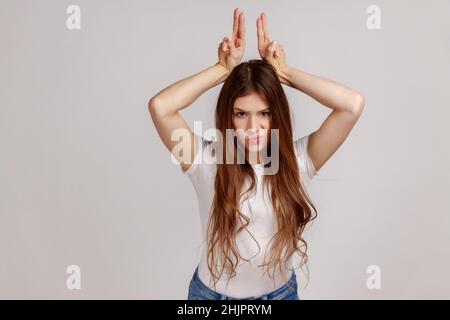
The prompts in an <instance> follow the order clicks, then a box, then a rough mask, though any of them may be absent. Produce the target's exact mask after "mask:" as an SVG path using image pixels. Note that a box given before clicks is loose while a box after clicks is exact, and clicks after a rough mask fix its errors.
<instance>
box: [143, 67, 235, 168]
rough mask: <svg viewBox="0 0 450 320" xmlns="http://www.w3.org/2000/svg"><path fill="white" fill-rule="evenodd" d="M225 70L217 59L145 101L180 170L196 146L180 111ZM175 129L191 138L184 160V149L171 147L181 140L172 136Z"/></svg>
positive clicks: (218, 79) (222, 76)
mask: <svg viewBox="0 0 450 320" xmlns="http://www.w3.org/2000/svg"><path fill="white" fill-rule="evenodd" d="M228 74H229V70H228V69H227V68H225V67H224V66H222V65H221V64H219V63H217V64H215V65H213V66H210V67H208V68H206V69H205V70H203V71H201V72H199V73H197V74H194V75H192V76H190V77H187V78H185V79H182V80H180V81H177V82H175V83H173V84H172V85H170V86H168V87H167V88H165V89H163V90H161V91H160V92H158V93H157V94H156V95H155V96H154V97H152V98H151V99H150V101H149V103H148V109H149V111H150V115H151V117H152V120H153V123H154V124H155V127H156V130H157V131H158V134H159V136H160V138H161V140H162V142H163V143H164V145H165V146H166V147H167V149H169V151H171V152H172V154H173V155H174V157H175V158H176V159H177V161H178V162H179V163H180V165H181V169H182V170H183V172H186V170H188V169H189V167H190V165H191V164H192V163H193V161H194V156H195V154H196V150H197V147H198V146H197V141H196V139H194V133H193V132H192V130H191V128H190V127H189V125H188V124H187V123H186V121H185V120H184V119H183V117H182V116H181V114H180V113H179V111H180V110H181V109H184V108H186V107H187V106H189V105H190V104H192V102H194V101H195V100H196V99H197V98H198V97H199V96H200V95H202V94H203V93H204V92H205V91H207V90H208V89H210V88H212V87H214V86H216V85H217V84H219V83H221V82H223V81H224V80H225V79H226V77H227V76H228ZM177 129H184V133H185V134H186V135H185V136H183V139H188V140H190V142H191V143H190V146H191V150H190V155H189V156H187V158H188V159H189V161H183V153H181V155H180V154H179V152H178V151H177V150H175V148H174V147H175V146H176V145H178V144H179V143H180V141H178V140H176V139H172V132H174V130H177ZM183 142H184V141H183Z"/></svg>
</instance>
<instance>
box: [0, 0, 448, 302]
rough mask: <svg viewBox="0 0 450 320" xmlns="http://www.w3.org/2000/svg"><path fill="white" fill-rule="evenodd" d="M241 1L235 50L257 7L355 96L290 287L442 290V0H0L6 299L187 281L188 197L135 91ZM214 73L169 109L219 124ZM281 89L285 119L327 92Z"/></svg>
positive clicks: (376, 295)
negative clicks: (206, 84)
mask: <svg viewBox="0 0 450 320" xmlns="http://www.w3.org/2000/svg"><path fill="white" fill-rule="evenodd" d="M235 7H239V8H240V9H241V10H242V11H244V12H245V14H246V27H247V48H246V51H245V55H244V60H249V59H256V58H259V55H258V49H257V36H256V19H257V17H258V15H259V14H260V12H263V11H264V12H266V13H267V15H268V17H269V21H270V22H269V23H270V33H271V38H272V39H273V40H278V41H279V42H280V43H282V44H283V46H284V49H285V51H286V60H287V62H288V63H289V64H290V65H292V66H295V67H296V68H299V69H301V70H304V71H306V72H311V73H314V74H317V75H321V76H323V77H326V78H330V79H333V80H336V81H338V82H340V83H342V84H345V85H348V86H349V87H352V88H354V89H355V90H358V91H359V92H361V93H362V94H363V95H364V97H365V103H366V104H365V109H364V112H363V114H362V115H361V118H360V119H359V121H358V123H357V124H356V126H355V127H354V128H353V131H352V134H351V135H350V136H349V137H348V139H347V140H346V142H345V144H343V145H342V147H341V148H340V149H339V150H338V151H337V152H336V153H335V154H334V155H333V156H332V157H331V158H330V159H329V160H328V162H327V163H326V164H325V165H324V166H323V168H321V170H320V174H319V175H317V176H316V177H315V178H314V180H313V181H312V182H311V185H310V187H309V193H310V196H311V198H312V200H313V201H314V203H315V205H316V206H317V210H318V217H317V219H316V220H314V222H313V224H311V225H310V227H309V228H308V229H307V231H306V233H305V236H306V239H307V241H308V256H309V260H308V268H309V282H308V279H307V278H306V277H305V275H304V274H303V273H302V272H301V271H300V270H297V276H298V283H299V293H300V296H301V298H302V299H432V298H438V299H443V298H445V299H449V298H450V275H449V272H448V270H450V251H449V245H450V147H449V146H450V144H449V142H448V137H450V125H449V122H450V103H449V101H450V90H449V84H450V59H449V57H450V22H449V19H448V13H449V12H450V2H449V1H447V0H434V1H432V2H426V1H418V0H417V1H406V0H402V1H401V0H396V1H385V0H376V1H357V0H352V1H350V0H345V1H331V0H329V1H276V2H275V1H174V0H167V1H144V0H140V1H138V0H132V1H119V0H97V1H88V0H74V1H65V0H64V1H60V0H58V1H57V0H53V1H50V0H43V1H25V0H20V1H18V0H2V1H1V3H0V39H1V41H0V52H1V53H0V57H1V58H0V298H2V299H55V298H56V299H98V298H99V299H135V298H137V299H185V298H186V295H187V288H188V284H189V280H190V278H191V276H192V273H193V271H194V269H195V266H196V265H197V264H198V259H199V257H200V245H201V230H200V218H199V214H198V204H197V199H196V196H195V191H194V190H193V187H192V184H191V183H190V182H189V180H188V179H187V178H186V177H185V176H183V174H182V172H181V170H180V167H179V166H177V165H175V164H174V163H173V162H172V160H171V157H170V153H169V152H168V150H167V149H166V148H165V147H164V145H163V144H162V143H161V140H160V138H159V136H158V133H157V131H156V129H155V126H154V124H153V123H152V120H151V117H150V115H149V110H148V105H147V104H148V102H149V99H150V98H151V97H152V96H154V95H155V94H156V93H157V92H158V91H159V90H161V89H162V88H164V87H166V86H168V85H169V84H171V83H173V82H175V81H177V80H179V79H182V78H185V77H187V76H189V75H191V74H194V73H197V72H199V71H201V70H203V69H205V68H207V67H209V66H211V65H213V64H215V63H216V62H217V47H218V45H219V43H220V42H221V41H222V39H223V37H225V36H230V35H231V32H232V30H231V21H232V13H233V9H234V8H235ZM220 87H221V85H219V86H216V87H214V88H212V89H211V90H209V91H207V92H206V93H205V94H203V95H202V96H200V97H199V99H197V100H196V101H195V102H194V103H193V104H192V105H191V106H190V107H189V108H187V109H184V110H183V111H182V114H183V116H184V118H185V119H186V121H187V122H188V123H189V125H190V126H191V127H193V124H194V121H202V123H203V129H204V130H206V129H207V128H210V127H214V117H213V114H214V109H215V106H216V102H217V98H218V93H219V91H220ZM283 88H284V90H285V92H286V94H287V96H288V99H289V104H290V106H291V108H292V113H293V120H294V126H295V127H294V128H295V137H297V138H298V137H301V136H303V135H306V134H308V133H311V132H313V131H314V130H316V129H317V128H318V127H319V126H320V124H321V123H322V122H323V120H324V118H325V117H326V116H327V115H328V114H329V112H330V110H329V109H327V108H324V107H323V106H321V105H320V104H319V103H318V102H317V101H315V100H313V99H311V98H310V97H308V96H307V95H305V94H302V93H301V92H299V91H298V90H294V89H292V88H290V87H287V86H283Z"/></svg>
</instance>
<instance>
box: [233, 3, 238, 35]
mask: <svg viewBox="0 0 450 320" xmlns="http://www.w3.org/2000/svg"><path fill="white" fill-rule="evenodd" d="M238 30H239V8H236V9H234V18H233V39H236V37H237V34H238Z"/></svg>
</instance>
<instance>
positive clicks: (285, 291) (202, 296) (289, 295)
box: [188, 266, 300, 300]
mask: <svg viewBox="0 0 450 320" xmlns="http://www.w3.org/2000/svg"><path fill="white" fill-rule="evenodd" d="M297 290H298V286H297V277H296V275H295V272H292V276H291V277H290V279H289V281H288V282H287V283H286V284H284V285H283V286H282V287H281V288H278V289H277V290H275V291H272V292H270V293H267V294H263V295H262V296H258V297H255V296H252V297H247V298H234V297H231V296H228V295H225V294H221V293H218V292H216V291H214V290H212V289H210V288H209V287H207V286H206V285H205V284H204V283H203V282H202V281H201V280H200V278H199V277H198V266H197V268H196V269H195V272H194V275H193V277H192V279H191V282H190V283H189V293H188V300H300V298H299V296H298V293H297Z"/></svg>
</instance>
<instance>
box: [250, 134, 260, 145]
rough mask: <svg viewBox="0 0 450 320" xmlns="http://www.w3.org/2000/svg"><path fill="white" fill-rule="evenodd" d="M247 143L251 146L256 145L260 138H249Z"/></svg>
mask: <svg viewBox="0 0 450 320" xmlns="http://www.w3.org/2000/svg"><path fill="white" fill-rule="evenodd" d="M248 141H249V142H250V143H252V144H257V143H259V142H260V141H261V137H260V136H253V137H249V138H248Z"/></svg>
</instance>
